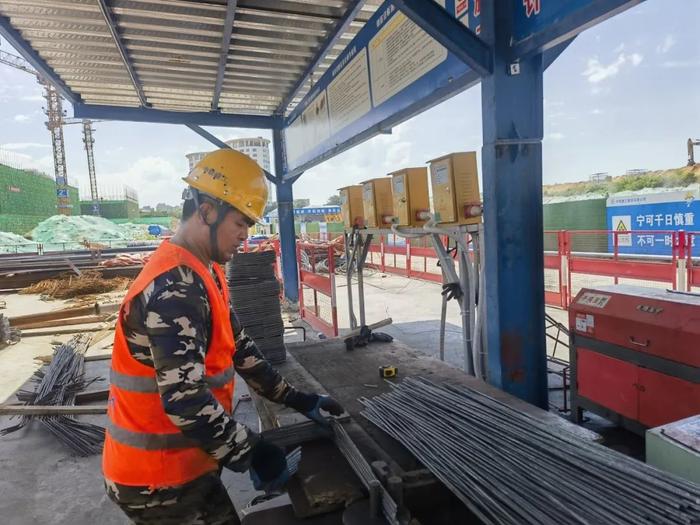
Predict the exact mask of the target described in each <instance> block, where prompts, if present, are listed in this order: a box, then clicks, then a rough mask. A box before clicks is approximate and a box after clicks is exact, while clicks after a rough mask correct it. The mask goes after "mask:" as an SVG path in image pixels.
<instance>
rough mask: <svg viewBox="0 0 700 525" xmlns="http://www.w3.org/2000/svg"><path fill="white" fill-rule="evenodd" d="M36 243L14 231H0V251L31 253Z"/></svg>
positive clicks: (34, 250)
mask: <svg viewBox="0 0 700 525" xmlns="http://www.w3.org/2000/svg"><path fill="white" fill-rule="evenodd" d="M33 252H36V245H35V244H34V243H33V242H32V241H29V240H27V239H25V238H24V237H22V236H21V235H17V234H16V233H8V232H0V253H33Z"/></svg>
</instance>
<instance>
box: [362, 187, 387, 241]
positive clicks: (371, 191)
mask: <svg viewBox="0 0 700 525" xmlns="http://www.w3.org/2000/svg"><path fill="white" fill-rule="evenodd" d="M362 204H363V207H364V210H365V225H366V226H367V227H368V228H386V227H388V225H389V224H391V222H390V221H391V218H392V217H393V215H394V203H393V202H392V199H391V179H390V178H388V177H382V178H380V179H370V180H368V181H365V182H363V183H362Z"/></svg>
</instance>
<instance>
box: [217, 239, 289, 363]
mask: <svg viewBox="0 0 700 525" xmlns="http://www.w3.org/2000/svg"><path fill="white" fill-rule="evenodd" d="M274 262H275V252H273V251H264V252H259V253H239V254H237V255H236V256H235V257H234V258H233V259H232V260H231V262H229V263H228V265H227V266H228V275H227V279H228V287H229V292H230V294H231V304H232V305H233V311H234V312H235V314H236V316H237V317H238V319H239V321H240V322H241V324H242V325H243V326H245V331H246V333H247V334H248V335H249V336H250V337H252V338H253V340H254V341H255V343H256V344H257V345H258V349H259V350H260V351H261V352H262V353H263V355H264V356H265V357H266V358H267V359H268V360H269V361H270V362H271V363H279V362H281V361H284V360H285V359H286V357H287V349H286V348H285V346H284V323H283V322H282V309H281V305H280V298H279V295H280V283H279V281H278V280H277V278H276V277H275V271H274V269H273V266H272V265H273V263H274Z"/></svg>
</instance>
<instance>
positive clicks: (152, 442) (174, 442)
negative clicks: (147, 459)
mask: <svg viewBox="0 0 700 525" xmlns="http://www.w3.org/2000/svg"><path fill="white" fill-rule="evenodd" d="M107 432H109V435H110V436H111V437H112V439H114V440H115V441H118V442H119V443H122V444H123V445H128V446H130V447H134V448H141V449H144V450H168V449H177V448H189V447H196V446H197V443H195V442H194V441H192V440H191V439H189V438H188V437H186V436H185V435H184V434H182V433H177V434H147V433H145V432H134V431H133V430H127V429H125V428H122V427H119V426H117V425H116V424H114V422H112V421H109V422H108V423H107Z"/></svg>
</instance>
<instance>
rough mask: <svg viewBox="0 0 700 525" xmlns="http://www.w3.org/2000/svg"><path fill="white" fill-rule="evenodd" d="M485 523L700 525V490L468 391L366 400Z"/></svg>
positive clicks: (404, 391) (404, 387)
mask: <svg viewBox="0 0 700 525" xmlns="http://www.w3.org/2000/svg"><path fill="white" fill-rule="evenodd" d="M361 401H362V403H363V405H364V407H365V409H364V411H363V412H362V415H363V416H364V417H366V418H367V419H368V420H369V421H371V422H372V423H374V424H375V425H377V426H378V427H379V428H381V429H382V430H384V431H385V432H386V433H387V434H389V435H391V436H392V437H394V438H395V439H396V440H398V441H399V442H401V443H402V444H403V445H404V446H405V447H406V448H407V449H409V450H410V451H411V453H413V454H414V455H415V456H416V458H418V459H419V460H420V461H421V462H422V463H423V464H424V465H425V466H426V467H427V468H428V469H430V470H431V471H432V472H433V474H435V476H436V477H438V478H439V479H440V480H441V481H442V482H443V483H444V484H445V486H447V487H448V488H449V489H450V490H451V491H452V492H453V493H454V494H455V495H456V496H457V497H458V498H459V499H460V500H461V501H462V502H463V503H464V504H465V505H466V506H467V507H468V508H469V509H470V510H471V511H472V512H473V513H474V514H475V515H476V516H477V517H478V518H479V519H480V520H481V521H482V522H483V523H489V524H517V525H522V524H527V523H533V524H534V523H537V524H543V525H546V524H552V525H555V524H556V525H559V524H562V523H580V524H606V525H615V524H640V523H654V524H692V523H700V487H699V486H697V485H695V484H693V483H690V482H688V481H685V480H682V479H680V478H677V477H675V476H672V475H669V474H666V473H663V472H661V471H659V470H657V469H655V468H653V467H650V466H648V465H646V464H644V463H641V462H639V461H637V460H635V459H633V458H630V457H627V456H623V455H621V454H619V453H617V452H615V451H613V450H610V449H608V448H605V447H603V446H602V445H599V444H596V443H591V442H587V441H583V440H580V439H579V438H577V437H576V436H575V435H573V434H571V433H569V432H568V431H567V430H565V429H564V428H556V426H554V425H551V424H550V425H548V424H546V423H544V422H542V421H540V420H538V419H535V418H534V417H532V416H529V415H527V414H524V413H522V412H519V411H517V410H515V409H513V408H511V407H509V406H507V405H505V404H503V403H501V402H499V401H497V400H495V399H493V398H490V397H488V396H485V395H483V394H481V393H479V392H476V391H474V390H472V389H469V388H466V387H453V386H448V385H442V386H438V385H435V384H434V383H431V382H430V381H428V380H426V379H422V378H416V379H411V378H408V379H405V380H404V381H403V382H401V383H400V384H398V385H396V386H395V387H394V388H393V389H392V391H391V392H388V393H386V394H382V395H380V396H377V397H375V398H373V399H371V400H367V399H363V400H361Z"/></svg>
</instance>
